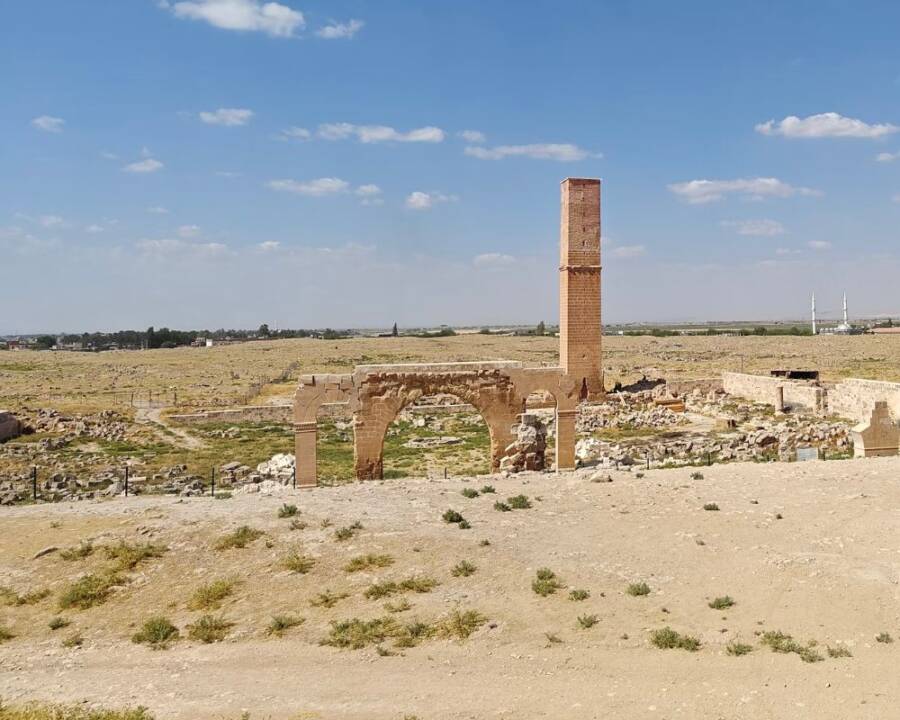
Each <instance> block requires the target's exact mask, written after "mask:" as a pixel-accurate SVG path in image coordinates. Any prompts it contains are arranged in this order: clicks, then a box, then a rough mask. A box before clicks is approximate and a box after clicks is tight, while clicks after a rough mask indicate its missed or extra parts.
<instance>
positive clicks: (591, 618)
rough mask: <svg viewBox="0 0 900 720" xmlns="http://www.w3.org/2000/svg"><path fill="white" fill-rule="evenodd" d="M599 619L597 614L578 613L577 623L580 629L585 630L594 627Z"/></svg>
mask: <svg viewBox="0 0 900 720" xmlns="http://www.w3.org/2000/svg"><path fill="white" fill-rule="evenodd" d="M599 620H600V618H599V617H598V616H597V615H579V616H578V625H579V627H581V629H582V630H587V629H588V628H592V627H594V625H596V624H597V622H598V621H599Z"/></svg>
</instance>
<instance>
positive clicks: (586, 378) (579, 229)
mask: <svg viewBox="0 0 900 720" xmlns="http://www.w3.org/2000/svg"><path fill="white" fill-rule="evenodd" d="M560 214H561V217H560V238H559V254H560V259H559V364H560V365H561V366H562V367H563V368H564V369H565V371H566V374H567V375H568V376H569V377H571V378H572V380H573V381H574V382H575V384H576V388H577V392H578V397H579V398H581V399H599V398H602V397H603V396H604V389H603V364H602V361H601V334H602V332H601V316H600V181H599V180H591V179H586V178H566V179H565V180H563V182H562V197H561V213H560Z"/></svg>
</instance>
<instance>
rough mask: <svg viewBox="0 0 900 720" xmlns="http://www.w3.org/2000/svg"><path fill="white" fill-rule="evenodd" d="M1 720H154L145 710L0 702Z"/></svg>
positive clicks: (139, 708)
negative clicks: (5, 703) (6, 703)
mask: <svg viewBox="0 0 900 720" xmlns="http://www.w3.org/2000/svg"><path fill="white" fill-rule="evenodd" d="M0 720H154V718H153V716H152V715H150V713H149V712H147V710H146V709H145V708H141V707H138V708H135V709H125V710H98V709H96V708H88V707H84V706H81V705H47V704H44V703H28V704H25V705H4V704H3V703H2V702H0Z"/></svg>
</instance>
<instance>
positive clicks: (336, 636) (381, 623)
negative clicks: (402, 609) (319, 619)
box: [319, 617, 399, 650]
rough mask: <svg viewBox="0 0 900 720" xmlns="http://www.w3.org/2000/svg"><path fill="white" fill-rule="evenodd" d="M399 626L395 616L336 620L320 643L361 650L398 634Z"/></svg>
mask: <svg viewBox="0 0 900 720" xmlns="http://www.w3.org/2000/svg"><path fill="white" fill-rule="evenodd" d="M398 630H399V627H398V625H397V623H396V622H395V621H394V619H393V618H387V617H385V618H375V619H374V620H360V619H359V618H353V619H351V620H341V621H334V622H332V623H331V630H330V632H329V633H328V636H327V637H326V638H324V639H322V640H321V641H320V643H319V644H320V645H330V646H331V647H337V648H349V649H352V650H359V649H361V648H364V647H366V646H367V645H376V644H378V643H380V642H384V640H385V639H386V638H388V637H392V636H394V635H395V634H397V632H398Z"/></svg>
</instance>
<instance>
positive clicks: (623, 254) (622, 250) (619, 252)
mask: <svg viewBox="0 0 900 720" xmlns="http://www.w3.org/2000/svg"><path fill="white" fill-rule="evenodd" d="M646 254H647V248H645V247H644V246H643V245H616V246H615V247H613V249H612V255H613V257H617V258H636V257H642V256H644V255H646Z"/></svg>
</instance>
